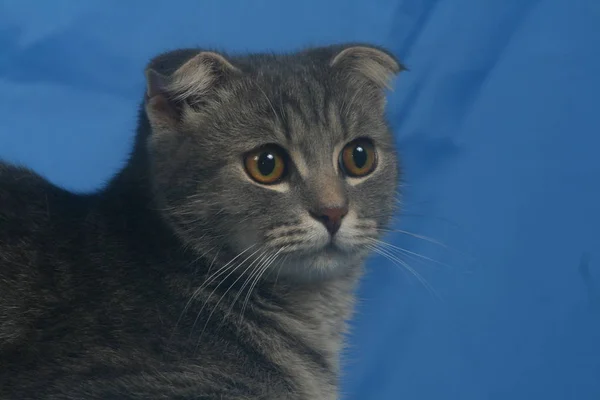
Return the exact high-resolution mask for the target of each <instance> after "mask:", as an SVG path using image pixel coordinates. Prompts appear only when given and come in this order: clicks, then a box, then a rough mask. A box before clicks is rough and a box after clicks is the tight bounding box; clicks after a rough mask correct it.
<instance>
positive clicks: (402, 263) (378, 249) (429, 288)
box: [367, 245, 442, 300]
mask: <svg viewBox="0 0 600 400" xmlns="http://www.w3.org/2000/svg"><path fill="white" fill-rule="evenodd" d="M367 246H368V247H369V248H370V249H371V250H372V251H374V252H375V253H377V254H380V255H382V256H384V257H385V258H387V259H388V260H390V261H391V262H393V263H394V264H395V265H396V266H398V267H404V268H405V269H406V270H407V271H409V272H410V273H411V274H412V275H413V276H414V277H415V278H417V280H418V281H419V282H420V283H421V284H422V285H423V287H424V288H425V289H427V291H428V292H429V293H430V294H432V295H434V296H435V297H437V298H438V299H440V300H442V297H441V296H440V294H439V293H438V292H437V291H436V290H435V289H434V288H433V287H432V286H431V285H430V284H429V282H427V280H426V279H425V278H423V276H421V274H419V273H418V272H417V271H416V270H415V269H414V268H412V267H411V266H410V265H408V264H407V263H406V262H405V261H403V260H401V259H400V258H398V257H397V256H395V255H394V254H393V253H390V252H389V251H387V250H386V249H383V248H381V247H378V246H377V245H367Z"/></svg>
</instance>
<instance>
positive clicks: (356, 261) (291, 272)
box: [275, 245, 367, 282]
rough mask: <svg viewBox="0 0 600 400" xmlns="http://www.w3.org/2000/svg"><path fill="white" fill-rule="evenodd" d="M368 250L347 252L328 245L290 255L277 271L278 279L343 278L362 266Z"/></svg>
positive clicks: (320, 279)
mask: <svg viewBox="0 0 600 400" xmlns="http://www.w3.org/2000/svg"><path fill="white" fill-rule="evenodd" d="M366 256H367V252H366V251H364V252H362V251H353V252H347V251H344V250H342V249H340V248H339V247H336V246H333V245H327V246H325V247H323V248H321V249H319V250H318V251H315V252H312V253H303V254H298V255H292V256H291V257H288V258H287V260H286V262H285V263H284V264H282V265H281V266H280V267H278V268H277V269H278V270H277V271H276V272H275V274H276V275H278V279H285V280H288V281H289V280H291V281H297V282H318V281H325V280H331V279H336V278H341V277H344V276H347V275H349V274H352V272H353V271H355V270H356V269H357V268H360V267H361V265H362V263H363V262H364V260H365V258H366Z"/></svg>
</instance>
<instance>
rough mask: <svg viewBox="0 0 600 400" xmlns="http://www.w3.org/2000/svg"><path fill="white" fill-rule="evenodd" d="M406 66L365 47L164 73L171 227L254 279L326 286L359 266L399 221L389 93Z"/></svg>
mask: <svg viewBox="0 0 600 400" xmlns="http://www.w3.org/2000/svg"><path fill="white" fill-rule="evenodd" d="M353 49H358V50H354V52H353ZM336 57H337V58H336ZM399 69H400V67H399V65H398V64H397V63H396V62H395V61H394V60H393V59H392V58H391V57H389V56H388V55H387V54H386V53H383V52H380V51H379V50H377V49H371V48H365V47H353V48H350V51H346V52H344V48H325V49H318V50H313V51H312V52H310V51H309V52H305V53H300V54H296V55H291V56H280V57H276V56H251V57H245V58H228V59H225V58H224V57H222V56H220V55H216V54H215V53H202V54H201V55H200V56H196V57H195V58H194V59H192V60H191V61H189V62H187V63H186V64H185V65H184V66H183V67H181V68H180V69H179V70H178V71H177V72H175V74H173V75H172V76H171V77H170V78H165V77H161V76H159V75H156V74H154V72H150V73H149V99H148V103H147V113H148V116H149V119H150V123H151V126H152V129H153V134H152V137H151V140H150V151H151V154H152V156H153V157H152V159H153V176H154V178H155V180H154V182H155V191H156V196H157V199H158V202H159V204H160V206H161V208H162V209H163V210H164V215H165V217H166V218H167V220H168V221H169V222H170V224H171V226H172V227H173V228H174V229H175V231H176V232H177V234H178V235H179V236H180V237H181V238H182V239H183V240H184V241H185V242H186V244H188V245H189V246H191V247H193V248H195V249H196V250H197V251H198V252H201V253H208V254H214V255H215V256H216V255H217V254H226V255H227V257H229V258H230V259H234V261H233V262H232V264H231V265H232V266H233V265H236V266H238V268H239V271H238V272H240V273H243V272H244V271H261V270H262V269H263V268H264V271H265V272H273V271H276V273H277V274H278V275H279V276H283V277H286V276H287V277H302V278H306V277H313V276H314V277H324V276H331V275H335V274H336V273H339V272H341V271H344V269H345V268H348V266H350V265H355V264H357V262H359V261H361V260H362V259H363V258H364V257H365V256H366V255H367V254H368V252H369V249H370V248H371V247H372V246H373V244H374V240H375V239H377V238H378V237H379V236H380V235H381V233H382V232H381V229H382V228H383V227H384V226H385V225H386V223H388V221H389V219H390V217H391V216H392V213H393V210H394V204H395V194H396V189H397V180H398V163H397V156H396V152H395V148H394V144H393V138H392V136H391V134H390V132H389V129H388V126H387V124H386V122H385V118H384V114H383V109H384V97H383V96H384V95H383V87H382V85H383V84H384V81H383V79H387V78H389V77H390V76H391V75H393V74H395V73H397V72H398V71H399ZM152 74H154V75H152ZM167 79H168V81H167ZM257 273H258V272H257Z"/></svg>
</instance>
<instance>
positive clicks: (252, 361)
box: [0, 44, 401, 400]
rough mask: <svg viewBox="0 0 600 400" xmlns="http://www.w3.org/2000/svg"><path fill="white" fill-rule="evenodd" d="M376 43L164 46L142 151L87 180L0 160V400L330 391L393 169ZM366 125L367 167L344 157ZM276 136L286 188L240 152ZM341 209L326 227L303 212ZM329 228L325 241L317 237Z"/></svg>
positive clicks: (153, 69) (394, 67)
mask: <svg viewBox="0 0 600 400" xmlns="http://www.w3.org/2000/svg"><path fill="white" fill-rule="evenodd" d="M400 70H401V67H400V64H399V63H398V62H397V61H395V59H394V58H393V57H392V56H391V55H390V54H389V53H387V52H386V51H385V50H383V49H379V48H377V47H374V46H368V45H355V44H347V45H339V46H329V47H322V48H313V49H308V50H305V51H301V52H298V53H292V54H279V55H274V54H250V55H244V56H238V55H235V56H229V55H226V54H224V53H215V52H206V51H201V50H200V49H188V50H178V51H174V52H170V53H166V54H163V55H161V56H159V57H157V58H155V59H154V60H152V62H151V63H150V64H149V66H148V68H147V70H146V76H147V81H148V85H147V92H146V96H145V100H144V104H143V107H142V110H141V112H140V122H139V128H138V133H137V139H136V144H135V148H134V150H133V152H132V155H131V157H130V160H129V162H128V164H127V165H126V166H125V168H124V169H123V170H122V171H121V172H120V173H119V174H118V175H117V176H115V178H114V179H113V180H112V181H111V182H110V183H109V184H108V185H107V187H106V188H104V189H102V190H100V191H98V192H97V193H93V194H89V195H76V194H72V193H69V192H66V191H64V190H62V189H60V188H57V187H55V186H53V185H51V184H50V183H48V182H47V181H45V180H44V179H42V178H41V177H39V176H38V175H36V174H35V173H34V172H31V171H29V170H27V169H24V168H18V167H15V166H10V165H6V164H1V163H0V399H19V400H27V399H84V398H85V399H265V400H266V399H277V400H284V399H290V400H292V399H298V400H300V399H325V400H330V399H331V400H333V399H336V398H337V385H338V378H339V371H340V366H339V356H340V351H341V349H342V339H343V335H344V332H345V322H346V321H347V320H348V318H350V316H351V312H352V305H353V300H354V290H355V287H356V284H357V281H358V279H359V277H360V275H361V271H362V264H363V262H364V259H365V257H366V256H367V255H368V253H369V248H370V243H372V242H371V241H372V240H373V239H375V238H378V237H379V235H380V232H381V230H382V229H383V228H384V227H385V225H386V224H387V223H388V222H389V219H390V218H391V216H392V213H393V211H394V204H395V192H396V188H397V187H396V182H397V180H398V162H397V156H396V152H395V148H394V145H393V140H392V136H391V134H390V131H389V128H388V126H387V124H386V121H385V117H384V112H383V109H384V107H383V105H384V104H385V98H384V92H383V90H384V86H385V85H386V84H387V82H388V80H389V79H390V78H391V77H393V76H394V75H395V74H397V73H398V72H399V71H400ZM360 137H368V138H370V139H371V140H372V141H373V142H374V144H375V148H376V151H377V156H378V158H377V167H376V169H375V170H374V172H373V173H371V174H370V175H368V176H366V177H365V178H358V179H357V178H350V177H348V176H345V175H344V174H343V171H342V170H340V168H339V166H338V157H339V152H340V151H341V149H342V148H343V146H344V145H345V144H347V143H349V142H350V141H352V140H353V139H356V138H360ZM273 143H275V144H278V145H279V146H281V147H282V148H284V149H285V151H286V152H287V154H288V155H289V158H290V164H289V169H288V175H287V176H286V178H285V179H284V180H283V181H282V182H281V183H278V184H275V185H272V186H265V185H260V184H258V183H256V182H254V181H253V180H252V179H250V178H249V177H248V175H247V174H246V171H245V170H244V168H243V155H244V154H246V153H247V152H248V151H251V150H253V149H255V148H257V147H258V146H261V145H264V144H273ZM334 206H335V207H337V206H340V207H341V206H347V207H348V209H349V212H348V215H347V216H346V217H344V219H343V222H342V226H341V228H340V230H339V232H338V233H337V234H335V236H333V239H331V237H330V236H329V233H328V232H327V230H326V229H325V227H324V226H323V224H321V223H320V222H318V221H317V220H315V219H314V218H312V217H311V216H310V214H309V212H310V211H311V210H315V209H319V207H334ZM330 240H332V243H333V245H331V246H333V248H334V249H335V250H331V248H332V247H331V246H330V247H326V245H327V243H328V242H329V241H330Z"/></svg>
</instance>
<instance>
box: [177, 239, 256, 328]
mask: <svg viewBox="0 0 600 400" xmlns="http://www.w3.org/2000/svg"><path fill="white" fill-rule="evenodd" d="M254 246H255V245H252V246H249V247H247V248H246V249H244V250H243V251H242V252H240V253H239V254H238V255H237V256H235V257H234V258H232V259H231V260H230V261H229V262H227V263H226V264H225V265H223V266H222V267H221V268H219V269H217V271H216V272H215V273H214V274H213V275H211V276H209V277H208V278H207V280H205V281H204V282H203V283H202V285H200V286H199V287H198V288H197V289H196V290H194V293H192V295H191V296H190V299H189V300H188V301H187V303H186V304H185V307H184V308H183V311H182V312H181V314H180V315H179V318H178V319H177V322H176V323H175V327H174V328H173V334H174V333H175V330H176V329H177V327H178V326H179V323H180V322H181V319H182V318H183V316H184V315H185V313H186V311H187V310H188V308H189V307H190V304H191V303H192V301H194V300H195V299H196V297H198V295H199V294H200V292H201V291H202V290H203V289H204V288H205V287H206V286H207V285H209V284H210V282H212V281H213V280H214V279H216V278H218V276H220V275H221V274H223V273H225V272H226V271H227V270H228V269H229V268H228V267H229V265H231V263H233V262H234V261H235V260H237V259H238V258H239V257H241V256H242V255H243V254H244V253H246V252H247V251H248V250H250V249H251V248H253V247H254ZM215 260H216V256H215ZM215 260H213V263H214V261H215ZM210 268H212V263H211V267H209V269H210ZM211 277H214V278H211ZM194 324H195V322H194ZM192 329H193V328H192Z"/></svg>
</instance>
